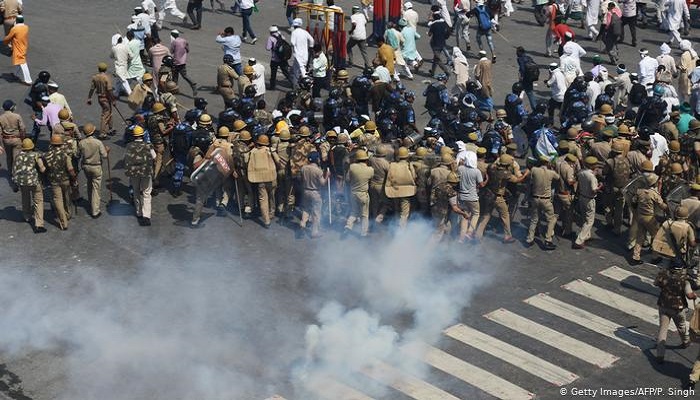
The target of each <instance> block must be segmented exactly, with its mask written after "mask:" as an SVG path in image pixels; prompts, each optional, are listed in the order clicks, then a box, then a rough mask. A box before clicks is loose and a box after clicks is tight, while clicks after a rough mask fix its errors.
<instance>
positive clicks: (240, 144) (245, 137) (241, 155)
mask: <svg viewBox="0 0 700 400" xmlns="http://www.w3.org/2000/svg"><path fill="white" fill-rule="evenodd" d="M252 147H253V137H252V136H251V134H250V132H248V131H247V130H242V131H241V132H240V133H239V134H238V136H237V138H236V139H235V140H234V141H233V165H234V176H233V178H234V179H235V181H236V182H235V184H236V188H237V190H238V193H237V195H238V197H239V199H240V205H241V207H243V213H244V215H245V217H246V218H250V216H251V214H252V213H253V207H252V205H253V203H254V200H253V194H254V192H253V187H252V185H251V184H250V181H249V180H248V161H249V159H250V150H251V149H252Z"/></svg>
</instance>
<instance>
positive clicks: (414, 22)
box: [403, 9, 418, 31]
mask: <svg viewBox="0 0 700 400" xmlns="http://www.w3.org/2000/svg"><path fill="white" fill-rule="evenodd" d="M403 19H405V20H406V22H408V26H410V27H412V28H413V29H415V30H416V31H417V30H418V13H417V12H415V11H414V10H413V9H408V10H406V11H404V12H403Z"/></svg>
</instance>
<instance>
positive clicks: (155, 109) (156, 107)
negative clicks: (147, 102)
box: [151, 103, 165, 114]
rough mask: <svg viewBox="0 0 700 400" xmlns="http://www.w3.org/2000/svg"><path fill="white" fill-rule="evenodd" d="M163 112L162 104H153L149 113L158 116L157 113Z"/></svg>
mask: <svg viewBox="0 0 700 400" xmlns="http://www.w3.org/2000/svg"><path fill="white" fill-rule="evenodd" d="M163 111H165V106H164V105H163V103H155V104H153V107H151V112H153V113H154V114H158V113H159V112H163Z"/></svg>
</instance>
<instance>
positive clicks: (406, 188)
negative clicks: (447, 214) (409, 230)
mask: <svg viewBox="0 0 700 400" xmlns="http://www.w3.org/2000/svg"><path fill="white" fill-rule="evenodd" d="M396 155H397V158H398V161H396V162H392V163H390V164H389V170H388V171H387V175H386V182H385V184H384V193H385V194H386V197H387V198H389V199H393V201H394V209H396V210H398V211H399V216H400V219H399V227H400V228H405V227H406V225H407V224H408V217H409V216H410V213H411V197H413V196H414V195H415V194H416V172H415V171H414V170H413V167H411V164H409V162H408V156H409V152H408V149H407V148H406V147H399V149H398V151H397V152H396Z"/></svg>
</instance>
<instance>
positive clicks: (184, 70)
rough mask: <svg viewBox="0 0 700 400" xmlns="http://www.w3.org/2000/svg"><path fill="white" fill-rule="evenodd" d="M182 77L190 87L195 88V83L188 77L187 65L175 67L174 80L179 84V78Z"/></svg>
mask: <svg viewBox="0 0 700 400" xmlns="http://www.w3.org/2000/svg"><path fill="white" fill-rule="evenodd" d="M180 75H182V79H184V80H186V81H187V83H189V84H190V86H194V85H195V83H194V82H192V79H190V77H189V76H187V64H182V65H173V80H174V81H175V83H177V80H178V78H179V77H180Z"/></svg>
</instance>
